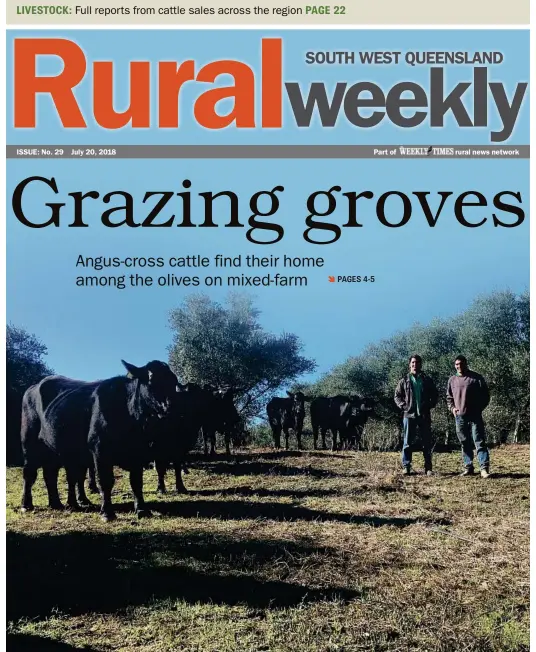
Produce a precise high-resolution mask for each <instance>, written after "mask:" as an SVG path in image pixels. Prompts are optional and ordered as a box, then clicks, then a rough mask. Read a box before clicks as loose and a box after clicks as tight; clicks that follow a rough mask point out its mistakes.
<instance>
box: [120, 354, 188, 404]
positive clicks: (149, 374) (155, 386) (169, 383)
mask: <svg viewBox="0 0 536 652" xmlns="http://www.w3.org/2000/svg"><path fill="white" fill-rule="evenodd" d="M121 362H122V363H123V365H124V367H125V369H126V370H127V371H128V375H129V377H130V378H134V379H136V380H138V381H139V382H140V384H141V385H142V386H143V388H144V389H145V391H144V395H145V399H146V400H147V401H148V403H149V405H150V407H151V408H152V409H153V410H154V411H155V412H156V414H157V416H164V415H165V414H166V413H167V412H168V411H169V409H170V407H171V405H172V403H173V401H174V400H175V398H176V396H177V392H179V391H180V389H179V383H178V381H177V376H175V374H174V373H173V372H172V371H171V369H170V368H169V366H168V365H167V364H166V363H165V362H160V360H153V361H152V362H148V363H147V364H146V365H145V366H144V367H136V365H133V364H130V362H125V361H124V360H121Z"/></svg>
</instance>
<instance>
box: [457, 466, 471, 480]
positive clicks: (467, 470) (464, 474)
mask: <svg viewBox="0 0 536 652" xmlns="http://www.w3.org/2000/svg"><path fill="white" fill-rule="evenodd" d="M474 474H475V469H474V467H472V466H468V467H467V468H466V469H465V471H464V472H463V473H460V476H461V477H462V478H464V477H465V476H468V475H474Z"/></svg>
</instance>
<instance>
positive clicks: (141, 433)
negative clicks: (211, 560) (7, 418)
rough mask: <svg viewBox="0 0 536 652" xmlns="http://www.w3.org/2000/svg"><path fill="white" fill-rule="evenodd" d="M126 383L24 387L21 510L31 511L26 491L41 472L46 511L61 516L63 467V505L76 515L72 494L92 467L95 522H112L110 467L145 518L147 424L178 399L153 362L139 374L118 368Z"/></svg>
mask: <svg viewBox="0 0 536 652" xmlns="http://www.w3.org/2000/svg"><path fill="white" fill-rule="evenodd" d="M122 362H123V365H124V366H125V368H126V369H127V371H128V377H127V376H117V377H115V378H109V379H107V380H99V381H95V382H91V383H88V382H84V381H79V380H72V379H70V378H64V377H62V376H48V377H47V378H44V379H43V380H42V381H41V382H40V383H38V384H37V385H34V386H32V387H30V388H29V389H28V390H27V391H26V393H25V394H24V398H23V402H22V421H21V442H22V449H23V454H24V471H23V477H24V489H23V496H22V509H23V510H31V509H33V502H32V486H33V483H34V482H35V479H36V476H37V469H38V468H39V467H40V466H42V467H43V475H44V478H45V483H46V486H47V491H48V497H49V505H50V506H51V507H53V508H61V507H62V505H61V502H60V499H59V496H58V489H57V478H58V470H59V468H60V467H61V466H64V467H65V470H66V473H67V483H68V499H67V504H68V506H69V507H70V508H71V509H78V508H79V504H78V502H77V497H76V491H75V488H76V486H77V484H78V485H79V484H80V483H83V481H84V476H85V473H86V469H87V468H88V466H89V465H90V463H91V462H93V464H94V468H95V471H96V475H97V479H98V483H99V486H100V490H101V498H102V504H101V516H102V518H103V519H104V520H105V521H110V520H112V519H114V518H115V512H114V510H113V506H112V502H111V493H112V487H113V484H114V475H113V467H114V465H118V466H121V467H122V468H124V469H126V470H128V471H129V472H130V485H131V487H132V492H133V494H134V508H135V510H136V513H137V514H138V516H139V517H141V516H144V515H148V512H147V510H146V508H145V501H144V498H143V466H144V464H145V463H146V461H147V459H148V456H149V443H150V441H149V439H148V433H150V432H151V431H152V429H151V428H150V427H148V426H150V424H151V422H153V421H156V420H157V419H160V418H162V417H163V416H165V415H166V414H167V413H168V411H169V409H170V406H171V404H172V401H173V400H174V398H175V396H176V393H177V391H178V387H177V378H176V376H175V374H174V373H173V372H172V371H171V369H170V368H169V367H168V365H167V364H165V363H164V362H160V361H158V360H154V361H152V362H149V363H148V364H146V365H145V366H144V367H136V366H135V365H132V364H129V363H128V362H125V361H122Z"/></svg>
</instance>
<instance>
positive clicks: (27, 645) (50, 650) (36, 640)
mask: <svg viewBox="0 0 536 652" xmlns="http://www.w3.org/2000/svg"><path fill="white" fill-rule="evenodd" d="M5 649H6V651H7V652H76V650H85V651H86V652H91V650H92V649H93V648H90V647H88V646H86V645H85V646H84V647H73V646H72V645H69V644H68V643H60V642H59V641H54V640H52V639H50V638H43V637H42V636H34V635H30V634H8V635H7V638H6V648H5Z"/></svg>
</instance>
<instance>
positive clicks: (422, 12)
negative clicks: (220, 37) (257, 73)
mask: <svg viewBox="0 0 536 652" xmlns="http://www.w3.org/2000/svg"><path fill="white" fill-rule="evenodd" d="M529 21H530V2H529V0H510V1H509V2H507V3H503V2H491V3H490V2H489V1H488V0H471V2H467V0H449V1H448V2H446V1H444V2H430V0H407V1H406V2H400V1H399V0H380V1H377V2H366V1H365V0H320V1H317V0H258V1H257V2H255V3H252V2H250V1H249V0H233V1H232V2H231V3H229V2H227V0H180V1H179V2H173V0H151V1H150V2H145V3H144V2H143V0H141V1H140V0H115V1H113V0H112V1H110V0H92V1H91V2H88V3H79V2H77V1H76V0H56V1H55V2H49V3H47V4H42V3H41V2H39V0H25V2H24V3H20V2H13V0H8V2H7V24H8V25H39V26H46V25H83V26H91V25H100V26H102V25H144V26H150V25H165V26H167V27H170V26H172V25H176V26H181V25H200V26H201V25H203V26H205V25H225V24H228V25H231V24H232V25H277V26H284V25H310V26H314V25H319V26H320V25H322V26H325V25H343V26H348V25H395V24H396V25H434V24H435V25H496V26H498V25H528V24H529Z"/></svg>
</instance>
